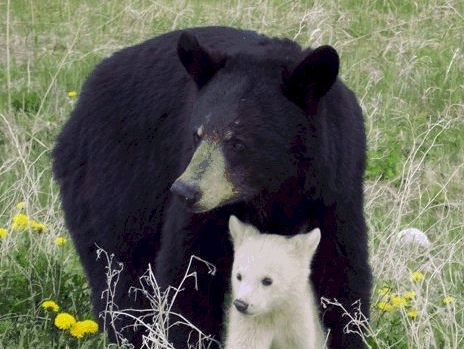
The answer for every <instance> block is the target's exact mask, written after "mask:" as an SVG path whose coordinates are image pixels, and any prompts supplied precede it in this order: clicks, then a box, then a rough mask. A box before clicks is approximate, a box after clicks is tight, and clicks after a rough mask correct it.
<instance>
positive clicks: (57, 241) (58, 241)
mask: <svg viewBox="0 0 464 349" xmlns="http://www.w3.org/2000/svg"><path fill="white" fill-rule="evenodd" d="M66 241H68V239H66V238H65V237H64V236H58V237H57V238H55V245H56V246H63V245H64V244H65V243H66Z"/></svg>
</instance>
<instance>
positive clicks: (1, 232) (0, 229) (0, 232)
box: [0, 228, 8, 239]
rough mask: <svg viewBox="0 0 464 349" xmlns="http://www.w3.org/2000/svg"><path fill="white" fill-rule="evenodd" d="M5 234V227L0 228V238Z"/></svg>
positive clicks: (6, 232) (6, 233)
mask: <svg viewBox="0 0 464 349" xmlns="http://www.w3.org/2000/svg"><path fill="white" fill-rule="evenodd" d="M7 235H8V230H6V229H5V228H0V239H1V238H4V237H6V236H7Z"/></svg>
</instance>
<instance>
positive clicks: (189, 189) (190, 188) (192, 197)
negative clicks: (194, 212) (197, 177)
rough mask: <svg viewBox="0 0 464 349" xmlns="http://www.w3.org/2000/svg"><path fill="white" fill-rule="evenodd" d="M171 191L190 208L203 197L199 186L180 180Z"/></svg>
mask: <svg viewBox="0 0 464 349" xmlns="http://www.w3.org/2000/svg"><path fill="white" fill-rule="evenodd" d="M171 191H172V192H173V193H174V194H175V195H177V196H178V197H180V198H181V199H182V200H183V201H185V203H186V204H187V205H188V206H193V205H194V204H195V203H197V202H198V200H200V197H201V191H200V188H198V186H196V185H195V184H192V183H188V182H182V181H179V180H177V181H175V182H174V184H173V185H172V186H171Z"/></svg>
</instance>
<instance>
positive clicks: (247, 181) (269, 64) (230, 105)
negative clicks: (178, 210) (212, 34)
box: [171, 32, 339, 212]
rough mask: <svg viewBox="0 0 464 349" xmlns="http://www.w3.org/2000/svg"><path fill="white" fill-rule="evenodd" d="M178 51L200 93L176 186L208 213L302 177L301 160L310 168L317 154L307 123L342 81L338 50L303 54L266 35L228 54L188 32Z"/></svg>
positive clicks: (274, 190) (176, 190) (178, 192)
mask: <svg viewBox="0 0 464 349" xmlns="http://www.w3.org/2000/svg"><path fill="white" fill-rule="evenodd" d="M177 51H178V56H179V60H180V62H181V63H182V64H183V66H184V67H185V69H186V71H187V73H188V74H189V75H190V77H191V79H192V80H193V81H194V83H195V86H196V88H197V90H198V91H197V94H196V98H195V100H194V103H193V108H192V111H191V114H190V115H189V120H190V124H189V125H187V127H188V129H187V130H186V132H187V134H188V136H187V149H190V151H191V154H192V156H191V158H190V161H189V162H188V164H186V168H185V169H184V172H183V173H182V174H181V175H180V176H179V177H178V178H177V179H176V181H175V182H174V183H173V185H172V187H171V190H172V191H173V192H174V193H175V194H176V195H177V196H178V197H180V198H181V199H182V200H184V201H185V202H186V203H187V205H188V206H189V207H190V208H191V209H192V210H193V211H194V212H206V211H209V210H212V209H214V208H217V207H220V206H224V205H226V204H230V203H234V202H239V201H249V200H252V199H253V198H255V197H257V196H258V195H259V194H262V193H266V194H272V193H277V192H279V190H281V188H286V187H288V185H287V184H286V183H288V181H289V179H292V178H294V179H295V180H300V179H301V173H302V170H301V167H302V163H303V162H306V163H305V164H306V165H305V166H306V168H311V166H310V165H308V164H307V162H308V161H309V158H310V157H311V156H314V157H317V154H313V155H311V156H309V157H308V155H307V154H309V153H311V151H312V152H313V153H314V152H316V150H315V149H307V148H308V146H307V144H306V143H305V139H307V138H309V139H311V138H314V137H312V136H311V135H310V134H309V133H308V132H317V130H313V128H314V127H309V126H308V122H307V120H308V118H310V117H311V114H314V113H316V112H317V106H318V103H319V100H320V99H321V98H322V97H323V96H324V95H325V94H326V92H327V91H328V90H329V89H330V88H331V86H332V84H333V83H334V82H335V80H336V78H337V74H338V66H339V60H338V55H337V53H336V51H335V50H334V49H333V48H331V47H330V46H321V47H319V48H317V49H315V50H308V51H305V52H306V53H303V52H302V51H301V48H300V47H299V46H298V45H296V44H295V43H292V42H290V41H278V40H269V39H263V42H262V44H256V43H255V44H253V45H248V46H246V43H245V44H244V47H243V48H242V49H241V50H240V53H236V54H225V53H223V52H218V51H216V50H212V49H210V48H206V47H203V46H201V45H200V43H199V42H198V40H197V39H196V37H195V36H193V35H192V34H190V33H189V32H184V33H182V34H181V35H180V38H179V41H178V46H177ZM308 129H309V130H308ZM303 180H304V179H303ZM289 195H290V194H289ZM295 195H297V194H295V193H294V192H292V193H291V196H295Z"/></svg>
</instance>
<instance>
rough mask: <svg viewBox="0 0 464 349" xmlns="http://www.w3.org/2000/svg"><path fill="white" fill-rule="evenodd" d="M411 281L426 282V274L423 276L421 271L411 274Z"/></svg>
mask: <svg viewBox="0 0 464 349" xmlns="http://www.w3.org/2000/svg"><path fill="white" fill-rule="evenodd" d="M411 279H412V281H416V282H419V281H422V280H424V274H422V273H421V272H420V271H415V272H413V273H411Z"/></svg>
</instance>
